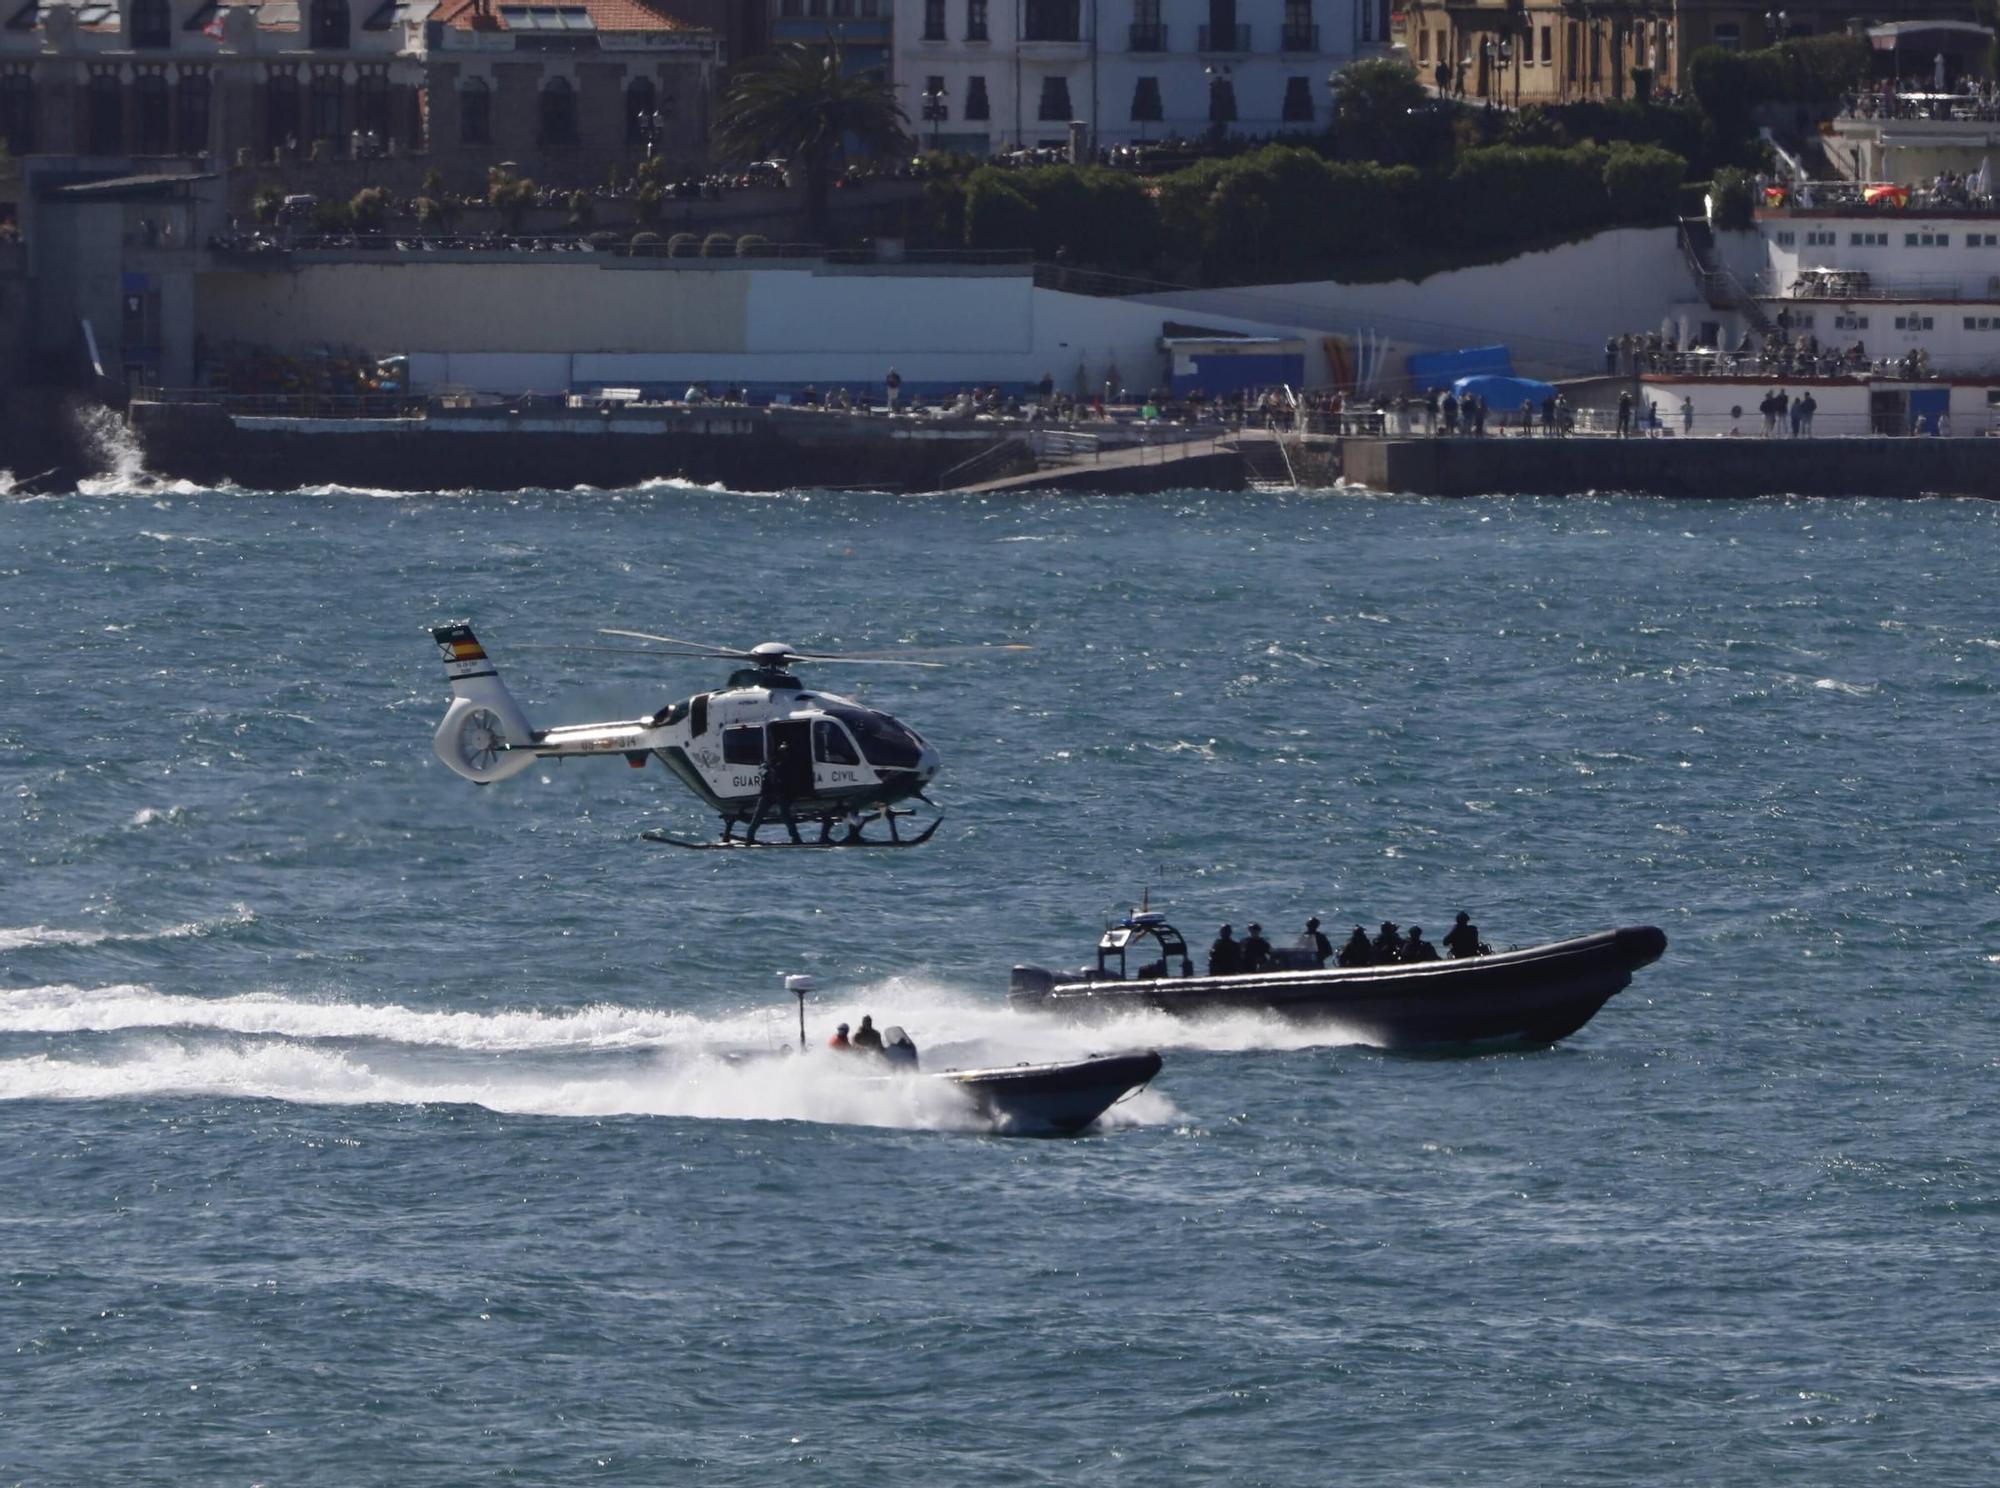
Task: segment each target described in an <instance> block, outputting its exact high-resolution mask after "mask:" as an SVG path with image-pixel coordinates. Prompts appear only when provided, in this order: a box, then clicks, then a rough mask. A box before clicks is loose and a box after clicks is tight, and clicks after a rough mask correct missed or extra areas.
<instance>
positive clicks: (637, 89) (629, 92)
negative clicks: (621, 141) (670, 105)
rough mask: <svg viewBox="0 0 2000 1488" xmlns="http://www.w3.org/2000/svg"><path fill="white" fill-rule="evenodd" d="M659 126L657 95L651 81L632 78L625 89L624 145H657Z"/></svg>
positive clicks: (649, 79)
mask: <svg viewBox="0 0 2000 1488" xmlns="http://www.w3.org/2000/svg"><path fill="white" fill-rule="evenodd" d="M659 124H660V121H659V94H658V92H657V91H655V89H654V87H653V80H652V79H651V78H633V79H632V81H631V83H630V84H629V85H628V86H627V87H626V89H625V143H626V144H628V145H654V144H657V143H658V141H659Z"/></svg>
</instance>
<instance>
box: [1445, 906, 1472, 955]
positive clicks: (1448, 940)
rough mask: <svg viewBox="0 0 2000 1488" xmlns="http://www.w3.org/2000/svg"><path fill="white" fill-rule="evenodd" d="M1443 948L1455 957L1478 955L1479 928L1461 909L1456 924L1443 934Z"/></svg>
mask: <svg viewBox="0 0 2000 1488" xmlns="http://www.w3.org/2000/svg"><path fill="white" fill-rule="evenodd" d="M1444 948H1445V949H1446V950H1447V951H1450V952H1451V953H1452V955H1453V956H1455V957H1456V956H1476V955H1478V954H1479V949H1480V947H1479V927H1478V926H1477V925H1475V924H1473V923H1472V916H1471V915H1469V914H1467V913H1466V912H1465V911H1464V910H1462V909H1461V910H1460V911H1459V912H1458V922H1457V923H1456V924H1454V925H1453V926H1452V927H1451V929H1450V930H1448V931H1446V932H1445V937H1444Z"/></svg>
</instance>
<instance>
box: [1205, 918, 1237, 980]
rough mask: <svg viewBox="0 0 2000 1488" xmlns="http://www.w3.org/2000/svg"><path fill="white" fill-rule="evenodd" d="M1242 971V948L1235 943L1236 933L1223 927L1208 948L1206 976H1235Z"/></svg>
mask: <svg viewBox="0 0 2000 1488" xmlns="http://www.w3.org/2000/svg"><path fill="white" fill-rule="evenodd" d="M1242 969H1243V948H1242V947H1241V946H1239V945H1238V944H1237V943H1236V932H1235V931H1234V930H1232V929H1231V928H1230V927H1229V926H1227V925H1224V926H1223V927H1222V929H1221V930H1219V931H1217V932H1216V936H1215V941H1214V943H1213V944H1212V945H1210V946H1209V948H1208V974H1209V975H1210V976H1235V975H1236V973H1237V972H1239V971H1241V970H1242Z"/></svg>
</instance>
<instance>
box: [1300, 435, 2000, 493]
mask: <svg viewBox="0 0 2000 1488" xmlns="http://www.w3.org/2000/svg"><path fill="white" fill-rule="evenodd" d="M1340 458H1341V466H1342V470H1343V472H1344V474H1345V476H1346V479H1347V481H1348V483H1349V484H1350V485H1357V486H1365V487H1367V488H1368V489H1370V490H1376V491H1399V492H1407V493H1410V494H1413V495H1418V496H1489V495H1552V494H1553V495H1559V494H1563V493H1566V492H1569V493H1574V492H1624V493H1632V494H1640V495H1652V496H1668V497H1721V498H1739V499H1740V498H1744V497H1756V496H1782V495H1794V496H1891V497H1914V496H1979V497H1989V498H1990V497H2000V445H1996V443H1995V442H1994V441H1993V440H1992V439H1989V438H1985V437H1971V436H1960V437H1934V438H1916V439H1913V438H1907V437H1888V436H1880V435H1852V436H1835V437H1833V438H1816V439H1775V438H1774V439H1731V438H1727V437H1722V438H1712V439H1703V438H1694V439H1683V438H1675V437H1664V438H1628V439H1620V438H1617V437H1615V436H1608V435H1607V436H1586V437H1580V438H1570V439H1539V438H1530V439H1523V438H1487V439H1463V438H1461V439H1431V438H1421V437H1419V438H1352V439H1346V440H1343V441H1342V443H1341V451H1340Z"/></svg>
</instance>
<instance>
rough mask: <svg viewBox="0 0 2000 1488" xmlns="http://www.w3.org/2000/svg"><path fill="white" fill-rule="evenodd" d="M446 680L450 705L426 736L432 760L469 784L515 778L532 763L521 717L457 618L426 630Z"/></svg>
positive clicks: (529, 731)
mask: <svg viewBox="0 0 2000 1488" xmlns="http://www.w3.org/2000/svg"><path fill="white" fill-rule="evenodd" d="M431 639H432V640H434V641H436V642H437V645H438V651H439V653H440V654H441V655H442V656H443V658H444V670H445V675H446V676H447V677H449V678H450V679H451V692H452V700H451V706H450V707H449V708H447V709H446V710H445V715H444V721H443V722H441V723H440V724H438V728H437V733H436V734H435V735H434V736H433V738H432V741H431V742H432V746H433V747H434V748H435V749H436V750H437V757H438V758H439V759H441V760H443V761H444V762H445V764H447V765H449V766H450V767H451V768H452V770H454V771H455V772H456V773H458V774H460V775H463V776H464V777H465V778H466V779H467V780H470V781H472V782H473V783H474V784H475V785H490V784H492V783H493V782H494V781H496V780H505V779H506V778H507V777H508V776H510V775H518V774H520V772H521V771H523V770H525V769H527V768H529V767H530V766H531V765H533V764H534V762H535V756H534V754H533V752H532V751H531V750H528V749H516V748H515V746H517V745H526V744H531V743H533V742H534V737H535V731H534V729H533V727H531V726H530V725H529V723H528V716H527V714H525V713H523V712H522V711H521V705H520V704H519V703H518V702H516V701H515V700H514V694H513V693H511V692H509V691H508V690H507V684H506V683H505V682H503V681H501V680H500V671H499V669H498V668H497V667H495V666H494V665H493V662H492V660H491V658H489V657H488V656H487V654H486V648H485V647H484V646H482V645H480V644H479V638H478V637H477V636H475V635H474V634H473V633H472V626H471V625H470V624H468V623H467V622H465V621H463V620H459V621H454V622H452V623H451V624H449V625H434V626H432V627H431Z"/></svg>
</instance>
